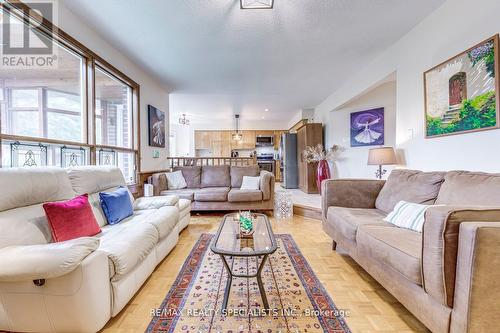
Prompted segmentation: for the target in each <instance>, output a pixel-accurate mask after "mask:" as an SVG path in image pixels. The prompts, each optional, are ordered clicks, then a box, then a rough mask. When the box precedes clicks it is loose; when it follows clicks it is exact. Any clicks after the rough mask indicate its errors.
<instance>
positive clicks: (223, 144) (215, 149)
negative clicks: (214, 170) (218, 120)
mask: <svg viewBox="0 0 500 333" xmlns="http://www.w3.org/2000/svg"><path fill="white" fill-rule="evenodd" d="M211 151H212V156H213V157H230V156H231V132H229V131H218V132H214V133H213V134H212V143H211Z"/></svg>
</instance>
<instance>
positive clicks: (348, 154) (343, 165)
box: [325, 82, 396, 178]
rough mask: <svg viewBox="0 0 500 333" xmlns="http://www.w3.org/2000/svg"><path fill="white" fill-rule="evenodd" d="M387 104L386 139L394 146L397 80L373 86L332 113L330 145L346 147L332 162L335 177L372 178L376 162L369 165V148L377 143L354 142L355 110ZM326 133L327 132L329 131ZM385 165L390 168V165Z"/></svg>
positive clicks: (328, 127)
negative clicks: (352, 134) (351, 135)
mask: <svg viewBox="0 0 500 333" xmlns="http://www.w3.org/2000/svg"><path fill="white" fill-rule="evenodd" d="M377 107H384V117H385V119H384V127H385V131H384V142H385V145H386V146H394V144H395V142H396V83H395V82H387V83H384V84H382V85H380V86H378V87H376V88H374V89H373V90H370V91H368V92H366V93H365V94H363V95H362V96H359V97H357V98H355V99H354V100H352V101H350V102H349V103H347V104H345V105H343V106H341V107H340V108H338V109H337V110H335V111H334V112H330V113H329V114H328V122H327V123H328V124H329V126H327V128H326V130H327V131H328V137H329V138H330V142H329V145H328V146H327V147H330V146H331V144H337V145H340V146H341V147H342V151H341V153H340V154H339V160H337V161H335V162H333V163H330V164H331V168H332V177H333V178H372V177H374V173H375V171H376V169H377V167H376V166H367V165H366V162H367V159H368V149H370V148H373V147H351V146H350V120H351V119H350V115H351V112H356V111H362V110H368V109H373V108H377ZM325 134H326V133H325ZM385 169H387V170H390V167H386V168H385Z"/></svg>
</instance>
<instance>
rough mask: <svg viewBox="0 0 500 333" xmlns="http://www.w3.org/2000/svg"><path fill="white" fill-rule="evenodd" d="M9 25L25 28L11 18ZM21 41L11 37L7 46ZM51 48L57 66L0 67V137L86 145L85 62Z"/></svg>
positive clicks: (71, 53)
mask: <svg viewBox="0 0 500 333" xmlns="http://www.w3.org/2000/svg"><path fill="white" fill-rule="evenodd" d="M0 14H1V13H0ZM10 22H11V23H12V24H14V25H22V24H24V23H22V22H21V21H20V20H18V19H17V18H16V17H15V16H14V15H10ZM17 30H19V29H16V31H17ZM22 38H23V35H22V34H20V33H18V34H16V33H14V34H11V40H10V42H11V43H12V42H18V40H19V43H20V44H21V45H22ZM12 39H14V41H12ZM52 47H53V52H54V54H55V55H57V65H54V66H32V67H31V68H29V69H27V68H22V67H16V66H13V67H5V66H2V67H0V89H1V90H2V91H3V95H4V96H6V100H5V101H4V103H5V105H6V107H5V108H2V113H3V114H2V120H5V125H3V126H2V133H5V134H10V135H16V136H27V137H32V138H46V139H53V140H64V141H70V142H78V143H85V141H86V135H85V134H86V133H85V123H84V120H85V119H86V118H85V114H86V110H84V102H83V98H84V93H83V87H85V84H86V82H85V80H84V74H83V73H84V70H85V65H86V63H87V59H86V58H85V57H84V56H82V55H79V54H77V53H76V52H75V51H73V50H71V49H70V48H69V47H66V46H64V45H62V44H61V43H59V42H58V41H56V40H54V42H53V43H52ZM2 124H3V123H2Z"/></svg>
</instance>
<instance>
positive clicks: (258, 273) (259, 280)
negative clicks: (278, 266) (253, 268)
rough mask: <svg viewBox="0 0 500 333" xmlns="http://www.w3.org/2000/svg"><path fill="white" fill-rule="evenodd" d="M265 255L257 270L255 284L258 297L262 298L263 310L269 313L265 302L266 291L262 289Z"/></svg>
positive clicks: (267, 303)
mask: <svg viewBox="0 0 500 333" xmlns="http://www.w3.org/2000/svg"><path fill="white" fill-rule="evenodd" d="M266 259H267V255H265V256H264V258H262V262H261V263H260V266H259V269H258V270H257V284H258V285H259V291H260V296H261V297H262V303H263V305H264V309H265V310H266V311H269V302H268V301H267V296H266V290H265V289H264V284H263V283H262V276H261V273H262V269H263V268H264V264H265V263H266Z"/></svg>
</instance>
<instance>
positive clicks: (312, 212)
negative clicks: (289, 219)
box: [293, 204, 321, 220]
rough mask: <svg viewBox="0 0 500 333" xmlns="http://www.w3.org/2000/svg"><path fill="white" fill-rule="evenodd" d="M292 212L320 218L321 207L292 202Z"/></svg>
mask: <svg viewBox="0 0 500 333" xmlns="http://www.w3.org/2000/svg"><path fill="white" fill-rule="evenodd" d="M293 213H294V214H295V215H299V216H304V217H308V218H311V219H317V220H321V208H316V207H311V206H305V205H300V204H293Z"/></svg>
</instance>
